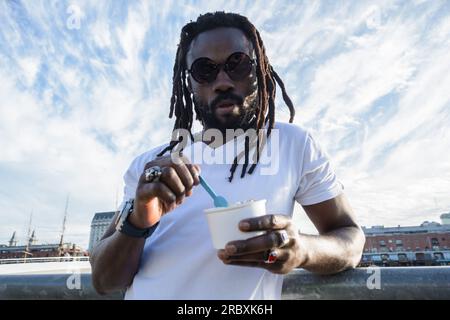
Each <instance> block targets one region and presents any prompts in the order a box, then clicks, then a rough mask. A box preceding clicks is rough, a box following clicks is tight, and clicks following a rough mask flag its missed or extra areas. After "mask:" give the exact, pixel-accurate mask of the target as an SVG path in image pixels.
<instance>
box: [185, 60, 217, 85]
mask: <svg viewBox="0 0 450 320" xmlns="http://www.w3.org/2000/svg"><path fill="white" fill-rule="evenodd" d="M191 69H192V76H193V77H194V79H195V81H197V82H199V83H206V82H212V81H214V79H215V77H216V75H217V74H216V73H217V65H216V64H215V63H213V62H211V61H210V60H209V59H198V60H197V61H196V62H195V63H194V64H193V65H192V68H191Z"/></svg>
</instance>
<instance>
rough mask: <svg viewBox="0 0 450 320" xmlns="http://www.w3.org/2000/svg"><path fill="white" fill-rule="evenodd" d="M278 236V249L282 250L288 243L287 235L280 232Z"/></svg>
mask: <svg viewBox="0 0 450 320" xmlns="http://www.w3.org/2000/svg"><path fill="white" fill-rule="evenodd" d="M278 234H279V235H280V240H281V244H280V245H279V246H278V247H279V248H283V247H284V246H285V245H287V244H288V243H289V235H288V233H287V231H286V230H281V231H280V232H279V233H278Z"/></svg>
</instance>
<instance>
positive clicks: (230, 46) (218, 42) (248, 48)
mask: <svg viewBox="0 0 450 320" xmlns="http://www.w3.org/2000/svg"><path fill="white" fill-rule="evenodd" d="M238 51H239V52H244V53H246V54H248V55H249V56H252V55H253V54H252V52H253V46H252V43H251V42H250V41H249V40H248V38H247V37H246V36H245V34H244V33H243V32H242V31H241V30H239V29H237V28H216V29H213V30H208V31H205V32H202V33H200V34H199V35H198V36H197V37H195V38H194V40H193V41H192V42H191V45H190V47H189V51H188V54H187V56H186V62H187V65H188V66H190V65H191V63H192V62H193V61H195V60H196V59H198V58H203V57H206V58H209V59H211V60H214V61H215V62H223V61H225V60H226V59H227V58H228V56H229V55H230V54H232V53H233V52H238Z"/></svg>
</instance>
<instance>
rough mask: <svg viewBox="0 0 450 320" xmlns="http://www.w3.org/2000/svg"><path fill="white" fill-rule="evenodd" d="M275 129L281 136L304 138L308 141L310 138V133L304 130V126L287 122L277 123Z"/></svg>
mask: <svg viewBox="0 0 450 320" xmlns="http://www.w3.org/2000/svg"><path fill="white" fill-rule="evenodd" d="M274 129H278V130H279V133H280V136H283V137H286V138H287V137H292V138H297V139H298V138H303V139H306V138H307V137H308V136H310V132H309V131H308V130H306V129H305V128H303V127H302V126H300V125H298V124H294V123H287V122H276V123H275V126H274Z"/></svg>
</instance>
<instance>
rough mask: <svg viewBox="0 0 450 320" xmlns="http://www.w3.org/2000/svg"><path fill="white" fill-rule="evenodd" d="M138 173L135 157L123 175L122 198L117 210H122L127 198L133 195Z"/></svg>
mask: <svg viewBox="0 0 450 320" xmlns="http://www.w3.org/2000/svg"><path fill="white" fill-rule="evenodd" d="M139 176H140V174H139V173H138V165H137V159H135V160H134V161H132V162H131V164H130V166H129V167H128V169H127V171H126V172H125V174H124V175H123V182H124V184H125V186H124V188H123V198H122V203H121V204H120V205H119V207H118V209H117V210H118V211H122V209H123V206H124V205H125V202H126V201H127V200H130V199H132V198H134V197H135V194H136V188H137V185H138V181H139Z"/></svg>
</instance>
